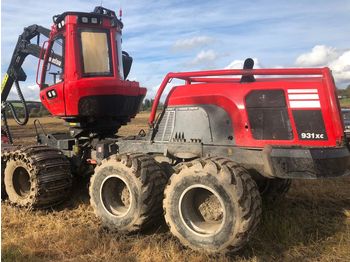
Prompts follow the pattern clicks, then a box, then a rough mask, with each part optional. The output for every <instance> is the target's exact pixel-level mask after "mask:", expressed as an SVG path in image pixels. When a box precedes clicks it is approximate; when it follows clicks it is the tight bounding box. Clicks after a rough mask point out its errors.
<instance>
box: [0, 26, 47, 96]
mask: <svg viewBox="0 0 350 262" xmlns="http://www.w3.org/2000/svg"><path fill="white" fill-rule="evenodd" d="M40 35H44V36H46V37H47V38H48V37H49V35H50V30H49V29H47V28H45V27H42V26H40V25H35V24H34V25H31V26H28V27H26V28H24V31H23V33H22V34H21V35H19V37H18V41H17V44H16V47H15V49H14V51H13V54H12V58H11V62H10V65H9V67H8V69H7V72H6V74H5V77H4V79H3V82H2V84H1V102H4V101H6V100H7V97H8V95H9V93H10V90H11V88H12V85H13V83H14V82H16V81H25V80H26V78H27V76H26V74H25V72H24V71H23V69H22V65H23V63H24V60H25V59H26V57H27V56H28V55H33V56H35V57H38V58H39V56H40V51H41V47H40V45H39V40H40ZM34 37H38V38H37V43H36V44H32V43H31V42H30V41H31V40H32V39H33V38H34Z"/></svg>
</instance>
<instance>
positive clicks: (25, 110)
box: [1, 80, 29, 144]
mask: <svg viewBox="0 0 350 262" xmlns="http://www.w3.org/2000/svg"><path fill="white" fill-rule="evenodd" d="M15 86H16V90H17V94H18V97H19V100H20V102H21V104H22V106H23V113H24V117H23V120H21V119H20V118H19V117H18V115H17V112H16V108H15V107H14V105H13V104H12V103H11V102H4V103H3V104H2V112H1V119H2V121H3V124H4V131H5V133H6V136H7V137H8V139H9V142H10V143H11V144H13V139H12V135H11V132H10V128H9V126H8V123H7V116H6V110H7V108H9V109H10V111H11V113H12V115H13V118H14V120H15V121H16V123H17V124H18V125H20V126H24V125H26V124H27V123H28V120H29V113H28V108H27V103H26V101H25V99H24V96H23V93H22V90H21V88H20V86H19V83H18V80H15Z"/></svg>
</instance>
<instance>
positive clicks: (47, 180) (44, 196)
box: [1, 145, 72, 208]
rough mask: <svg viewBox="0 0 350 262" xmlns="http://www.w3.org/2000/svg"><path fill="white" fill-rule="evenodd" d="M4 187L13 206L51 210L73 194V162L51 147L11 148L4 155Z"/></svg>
mask: <svg viewBox="0 0 350 262" xmlns="http://www.w3.org/2000/svg"><path fill="white" fill-rule="evenodd" d="M1 158H2V159H1V160H2V163H6V168H5V169H4V181H3V182H4V187H5V189H6V193H7V195H8V198H9V201H10V203H12V204H14V205H17V206H21V207H28V208H48V207H52V206H54V205H57V204H59V203H61V202H62V201H64V200H65V199H66V198H67V197H68V195H69V192H70V190H71V186H72V175H71V172H70V163H69V160H68V159H67V158H66V157H65V156H64V155H63V153H62V152H61V151H60V150H57V149H54V148H50V147H47V146H41V145H36V146H26V147H22V148H8V149H6V148H5V149H4V150H3V151H2V156H1Z"/></svg>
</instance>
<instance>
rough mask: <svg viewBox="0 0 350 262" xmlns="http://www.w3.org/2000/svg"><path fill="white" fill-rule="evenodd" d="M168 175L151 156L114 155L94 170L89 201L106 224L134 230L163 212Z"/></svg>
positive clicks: (129, 230)
mask: <svg viewBox="0 0 350 262" xmlns="http://www.w3.org/2000/svg"><path fill="white" fill-rule="evenodd" d="M165 184H166V175H165V174H164V172H163V171H162V169H161V168H160V166H159V165H158V164H157V162H156V161H155V160H154V159H153V158H152V157H150V156H148V155H144V154H130V155H113V156H111V157H109V158H108V159H105V160H103V161H102V163H101V165H99V166H98V167H97V168H96V169H95V174H94V175H93V176H92V178H91V183H90V202H91V205H92V207H93V209H94V211H95V214H96V215H97V216H98V217H100V218H101V219H102V222H103V224H104V226H106V227H108V228H109V229H112V230H117V231H122V232H134V231H137V230H140V229H144V228H147V227H149V226H151V225H152V224H153V223H154V222H155V220H157V219H158V218H159V217H161V215H162V199H163V190H164V187H165Z"/></svg>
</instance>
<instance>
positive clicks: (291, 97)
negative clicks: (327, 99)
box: [288, 94, 319, 100]
mask: <svg viewBox="0 0 350 262" xmlns="http://www.w3.org/2000/svg"><path fill="white" fill-rule="evenodd" d="M288 98H289V100H303V99H305V100H307V99H319V97H318V94H297V95H288Z"/></svg>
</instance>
